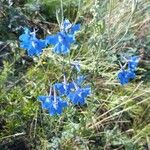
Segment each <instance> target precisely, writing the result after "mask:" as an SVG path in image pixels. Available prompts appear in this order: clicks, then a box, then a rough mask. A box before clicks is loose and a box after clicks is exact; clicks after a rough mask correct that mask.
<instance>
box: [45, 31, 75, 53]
mask: <svg viewBox="0 0 150 150" xmlns="http://www.w3.org/2000/svg"><path fill="white" fill-rule="evenodd" d="M74 42H75V38H74V35H72V34H66V33H64V32H58V33H57V35H52V36H47V37H46V44H52V45H55V47H54V48H53V51H54V52H55V53H57V54H67V53H69V52H70V46H71V44H72V43H74Z"/></svg>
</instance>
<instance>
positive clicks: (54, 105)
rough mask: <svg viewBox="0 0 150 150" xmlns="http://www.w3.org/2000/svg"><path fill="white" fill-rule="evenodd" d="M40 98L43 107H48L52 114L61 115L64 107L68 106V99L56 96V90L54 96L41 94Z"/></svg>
mask: <svg viewBox="0 0 150 150" xmlns="http://www.w3.org/2000/svg"><path fill="white" fill-rule="evenodd" d="M38 100H39V101H40V102H41V103H42V108H43V109H47V110H48V111H49V114H50V115H51V116H53V115H56V114H58V115H61V114H62V111H63V109H64V108H65V107H67V106H68V104H67V102H66V101H64V100H63V99H61V98H60V97H58V96H56V93H55V90H54V96H52V95H50V96H39V97H38Z"/></svg>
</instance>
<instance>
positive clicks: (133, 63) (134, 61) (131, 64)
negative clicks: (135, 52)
mask: <svg viewBox="0 0 150 150" xmlns="http://www.w3.org/2000/svg"><path fill="white" fill-rule="evenodd" d="M139 60H140V57H139V56H132V57H130V58H129V60H128V69H129V70H130V71H135V70H136V68H137V66H138V63H139Z"/></svg>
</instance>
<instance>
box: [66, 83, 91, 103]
mask: <svg viewBox="0 0 150 150" xmlns="http://www.w3.org/2000/svg"><path fill="white" fill-rule="evenodd" d="M73 83H74V87H75V90H74V91H71V92H70V93H69V94H68V95H67V97H68V98H69V99H70V100H71V102H72V103H73V104H74V105H78V104H79V105H84V104H85V100H86V98H87V96H89V95H90V94H91V88H90V87H89V86H87V87H85V88H81V87H79V86H78V85H77V84H76V83H75V82H73Z"/></svg>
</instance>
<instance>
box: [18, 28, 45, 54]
mask: <svg viewBox="0 0 150 150" xmlns="http://www.w3.org/2000/svg"><path fill="white" fill-rule="evenodd" d="M19 40H20V47H21V48H24V49H25V50H27V53H28V55H29V56H31V57H32V56H34V55H37V56H38V55H40V54H41V53H42V49H44V48H45V46H46V44H45V41H44V40H41V39H38V38H37V37H36V34H35V31H34V32H31V31H30V30H29V29H28V28H24V34H22V35H21V36H20V37H19Z"/></svg>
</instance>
